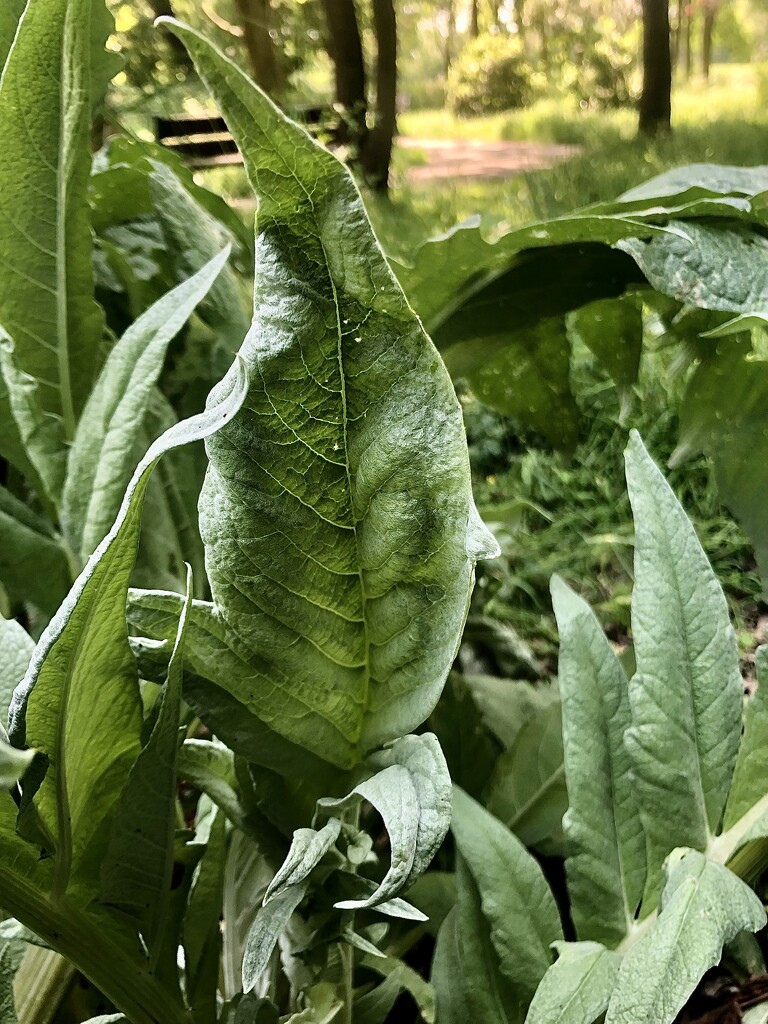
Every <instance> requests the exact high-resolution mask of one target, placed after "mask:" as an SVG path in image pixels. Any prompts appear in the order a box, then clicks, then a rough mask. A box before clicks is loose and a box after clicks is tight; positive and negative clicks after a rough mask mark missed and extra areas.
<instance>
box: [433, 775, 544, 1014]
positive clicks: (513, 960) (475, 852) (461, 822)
mask: <svg viewBox="0 0 768 1024" xmlns="http://www.w3.org/2000/svg"><path fill="white" fill-rule="evenodd" d="M451 830H452V832H453V835H454V838H455V840H456V845H457V846H458V849H459V851H460V853H461V856H462V858H463V859H464V861H465V862H466V865H467V868H468V869H469V872H470V874H471V876H472V878H473V879H474V883H475V885H476V886H477V890H478V892H479V896H480V903H481V906H482V913H483V916H484V918H485V919H486V920H487V922H488V924H489V926H490V936H491V943H492V945H493V948H494V949H495V951H496V955H497V957H498V959H499V966H500V969H501V971H502V973H503V974H504V975H505V977H506V978H507V980H508V981H509V982H510V983H511V984H512V985H513V987H514V990H515V993H516V996H517V998H518V999H519V1000H520V1002H521V1003H522V1004H524V1005H527V1003H528V1002H530V1000H531V999H532V998H533V994H534V992H535V991H536V988H537V986H538V984H539V982H540V981H541V979H542V978H543V977H544V975H545V974H546V972H547V970H548V968H549V965H550V964H551V962H552V954H551V950H550V946H551V944H552V943H553V942H556V941H557V940H559V939H562V938H563V933H562V927H561V924H560V916H559V914H558V910H557V905H556V903H555V899H554V896H553V895H552V892H551V891H550V888H549V886H548V884H547V881H546V879H545V877H544V874H543V872H542V870H541V868H540V867H539V865H538V864H537V863H536V861H535V860H534V859H533V857H532V856H531V855H530V854H529V853H528V852H527V850H526V849H525V847H524V846H523V845H522V843H521V842H520V841H519V840H518V839H516V838H515V836H514V835H513V834H512V833H511V832H510V831H509V829H507V828H506V827H505V826H504V825H502V823H501V822H500V821H499V820H498V819H497V818H494V817H493V815H492V814H489V813H488V811H486V810H485V809H484V808H483V807H481V805H480V804H478V803H476V802H475V801H474V800H472V798H471V797H468V796H467V795H466V793H464V792H463V791H462V790H460V789H459V788H458V787H454V791H453V820H452V821H451Z"/></svg>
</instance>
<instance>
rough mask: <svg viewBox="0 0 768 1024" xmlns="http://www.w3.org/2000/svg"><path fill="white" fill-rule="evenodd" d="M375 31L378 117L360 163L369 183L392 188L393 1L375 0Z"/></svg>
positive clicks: (394, 98) (394, 108)
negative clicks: (390, 174) (390, 182)
mask: <svg viewBox="0 0 768 1024" xmlns="http://www.w3.org/2000/svg"><path fill="white" fill-rule="evenodd" d="M373 24H374V30H375V34H376V50H377V59H376V120H375V123H374V125H373V127H372V128H371V130H370V131H369V132H368V134H367V135H366V136H365V138H364V140H363V145H362V148H361V163H362V167H363V171H364V173H365V176H366V179H367V181H368V184H369V185H370V186H371V187H372V188H374V189H376V191H378V192H386V191H387V188H388V187H389V165H390V162H391V159H392V142H393V139H394V135H395V127H396V123H397V19H396V16H395V7H394V3H393V0H373Z"/></svg>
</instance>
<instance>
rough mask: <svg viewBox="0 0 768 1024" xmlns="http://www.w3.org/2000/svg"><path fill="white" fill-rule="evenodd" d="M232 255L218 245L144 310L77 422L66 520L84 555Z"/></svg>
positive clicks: (110, 515) (107, 516) (116, 501)
mask: <svg viewBox="0 0 768 1024" xmlns="http://www.w3.org/2000/svg"><path fill="white" fill-rule="evenodd" d="M228 257H229V249H228V248H227V249H224V250H222V251H221V252H219V253H218V254H217V255H216V256H215V257H214V258H213V259H212V260H211V261H210V262H209V263H206V265H205V266H204V267H202V269H201V270H199V271H198V273H197V274H195V275H194V277H191V278H190V279H189V280H187V281H184V282H183V284H180V285H178V286H177V287H176V288H174V289H173V290H172V291H170V292H168V294H167V295H164V296H163V297H162V298H161V299H158V301H157V302H156V303H155V304H154V305H153V306H151V307H150V308H149V309H148V310H147V311H146V312H145V313H144V314H142V316H140V317H139V319H138V320H136V321H135V322H134V323H133V324H131V326H130V327H129V328H128V330H127V331H126V332H125V334H124V335H123V336H122V338H120V340H119V341H118V342H117V343H116V344H115V346H114V348H113V349H112V351H111V352H110V353H109V356H108V358H107V361H106V362H105V364H104V367H103V369H102V371H101V373H100V374H99V377H98V379H97V381H96V383H95V385H94V388H93V391H92V392H91V393H90V395H89V396H88V401H87V402H86V405H85V409H84V411H83V416H82V418H81V420H80V422H79V424H78V427H77V432H76V434H75V440H74V444H73V445H72V448H71V449H70V453H69V460H68V464H67V479H66V483H65V485H64V494H63V507H62V513H61V515H62V523H63V526H64V531H65V533H66V536H67V539H68V540H69V543H70V546H71V547H72V549H73V550H74V551H76V552H78V553H79V554H80V555H81V556H82V557H83V558H84V559H85V558H87V557H88V555H89V554H90V553H91V551H93V549H94V548H95V547H96V545H97V544H98V543H99V541H100V540H101V538H102V537H103V536H104V535H105V534H106V532H107V531H108V530H109V527H110V526H111V525H112V522H113V520H114V518H115V515H116V514H117V510H118V509H119V508H120V501H121V499H122V495H123V492H124V491H125V488H126V485H127V484H128V481H129V480H130V478H131V473H132V472H133V469H134V467H135V463H134V452H135V446H136V441H137V439H138V438H139V437H140V431H141V429H142V426H143V423H144V417H145V414H146V412H147V409H148V408H149V404H150V398H151V395H152V390H153V388H154V386H155V384H156V383H157V380H158V378H159V376H160V372H161V370H162V368H163V363H164V362H165V356H166V352H167V351H168V346H169V344H170V343H171V341H172V340H173V339H174V337H175V336H176V335H177V334H178V332H179V331H180V330H181V328H182V327H183V326H184V324H185V323H186V322H187V320H188V319H189V318H190V316H191V315H192V313H193V312H194V310H195V307H196V306H197V305H198V303H199V302H200V301H201V300H202V299H203V297H204V296H205V295H206V294H207V292H208V291H209V290H210V289H211V287H212V286H213V284H214V282H215V281H216V278H217V277H218V276H219V274H220V273H221V271H222V269H223V267H224V266H225V264H226V262H227V258H228Z"/></svg>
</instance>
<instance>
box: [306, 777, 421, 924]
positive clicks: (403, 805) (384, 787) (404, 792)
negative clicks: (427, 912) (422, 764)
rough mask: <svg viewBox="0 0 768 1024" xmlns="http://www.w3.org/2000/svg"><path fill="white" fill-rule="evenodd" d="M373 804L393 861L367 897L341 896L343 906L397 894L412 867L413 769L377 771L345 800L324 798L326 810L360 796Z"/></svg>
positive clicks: (415, 802) (414, 840)
mask: <svg viewBox="0 0 768 1024" xmlns="http://www.w3.org/2000/svg"><path fill="white" fill-rule="evenodd" d="M361 799H362V800H367V801H368V802H369V803H371V804H373V806H374V807H375V808H376V810H377V811H378V812H379V814H380V815H381V817H382V819H383V821H384V826H385V828H386V830H387V832H388V833H389V846H390V858H391V859H390V865H389V870H388V871H387V873H386V875H385V876H384V878H383V880H382V882H381V885H379V886H378V888H377V889H376V890H375V891H374V892H373V893H372V894H371V895H370V896H368V897H367V898H366V899H362V900H342V901H340V902H339V903H337V904H335V905H336V906H337V907H339V908H340V909H342V910H362V909H363V908H364V907H375V906H376V905H377V904H378V903H384V902H386V901H387V900H391V899H392V898H393V897H395V896H397V895H398V893H399V892H400V891H401V890H402V889H403V888H404V886H405V884H406V882H407V880H408V878H409V877H410V874H411V871H412V869H413V863H414V859H415V857H416V844H417V840H418V831H419V816H420V809H419V798H418V794H417V792H416V787H415V786H414V784H413V779H412V777H411V773H410V772H409V771H408V770H407V768H404V767H403V766H402V765H400V764H393V765H391V766H390V767H389V768H384V769H383V770H382V771H380V772H377V773H376V775H373V776H372V777H371V778H370V779H366V780H365V781H364V782H361V783H360V784H359V785H358V786H355V788H354V789H353V790H352V792H351V793H350V794H349V796H346V797H344V798H343V799H342V800H321V801H320V805H321V806H322V808H323V810H324V811H325V812H333V811H336V810H339V811H341V810H344V809H345V808H346V807H349V806H354V804H355V803H359V802H360V800H361Z"/></svg>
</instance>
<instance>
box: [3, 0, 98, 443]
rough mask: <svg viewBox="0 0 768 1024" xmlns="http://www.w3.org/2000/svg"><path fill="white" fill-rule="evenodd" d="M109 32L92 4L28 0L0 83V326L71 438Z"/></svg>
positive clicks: (91, 348)
mask: <svg viewBox="0 0 768 1024" xmlns="http://www.w3.org/2000/svg"><path fill="white" fill-rule="evenodd" d="M108 31H109V26H108V19H107V16H106V11H105V8H104V5H103V3H101V0H30V2H29V3H28V4H27V7H26V10H25V12H24V15H23V16H22V19H21V22H20V24H19V28H18V32H17V34H16V38H15V41H14V44H13V46H12V48H11V51H10V53H9V56H8V60H7V63H6V66H5V70H4V72H3V77H2V81H1V82H0V123H1V124H2V125H3V145H2V148H1V149H0V261H1V262H2V264H3V268H4V269H3V274H2V279H1V280H0V324H2V326H3V328H4V329H5V330H6V331H7V332H8V334H9V335H10V336H11V337H12V338H13V341H14V346H15V354H16V361H17V365H18V368H19V370H20V371H22V372H23V373H26V374H29V375H31V376H32V377H33V378H34V380H35V381H37V382H39V388H40V394H39V400H40V407H41V408H42V410H43V411H44V412H45V413H46V414H48V415H50V416H51V417H52V422H53V423H54V425H55V429H56V432H57V435H58V440H59V442H63V441H64V440H65V439H69V440H71V439H72V437H73V436H74V430H75V423H76V420H77V417H78V415H79V413H80V411H81V410H82V407H83V404H84V401H85V397H86V395H87V393H88V391H89V389H90V385H91V382H92V380H93V377H94V373H95V371H96V369H97V366H98V350H99V346H100V344H101V337H102V324H103V316H102V313H101V310H100V308H99V307H98V306H97V304H96V302H95V301H94V298H93V277H92V270H91V232H90V224H89V214H88V201H87V191H88V176H89V173H90V164H91V157H90V147H89V130H90V121H91V111H92V106H93V103H94V101H95V100H96V99H97V96H96V93H97V91H98V89H97V85H96V83H97V81H99V82H100V84H103V77H104V76H103V71H104V60H105V55H104V53H103V48H104V42H105V40H106V36H107V33H108Z"/></svg>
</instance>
